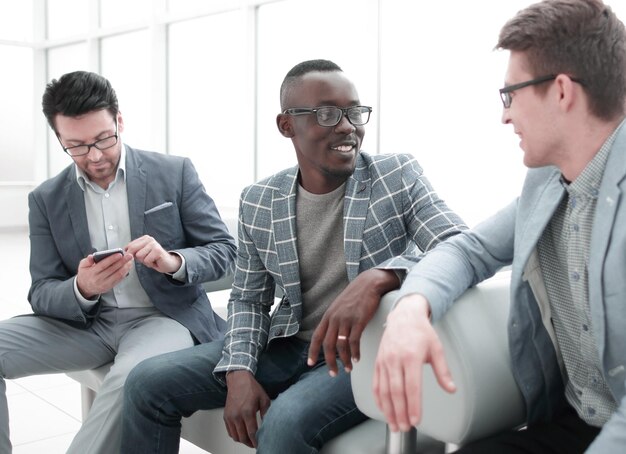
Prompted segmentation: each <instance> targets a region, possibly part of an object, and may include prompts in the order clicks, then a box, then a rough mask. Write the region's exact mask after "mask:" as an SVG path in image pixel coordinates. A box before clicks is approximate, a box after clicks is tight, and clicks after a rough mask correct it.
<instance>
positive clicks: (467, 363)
mask: <svg viewBox="0 0 626 454" xmlns="http://www.w3.org/2000/svg"><path fill="white" fill-rule="evenodd" d="M509 283H510V272H508V271H506V272H501V273H498V274H497V275H496V276H494V277H493V278H491V279H489V280H487V281H485V282H483V283H481V284H479V285H478V286H476V287H474V288H471V289H469V290H467V291H466V292H465V293H464V294H463V295H462V296H461V298H460V299H459V301H457V302H456V304H455V305H454V306H453V307H452V309H451V310H450V311H449V312H448V313H447V314H446V315H445V317H443V318H442V319H441V320H440V321H439V322H438V323H436V324H435V330H436V331H437V333H438V335H439V337H440V339H441V341H442V343H443V346H444V350H445V354H446V360H447V362H448V365H449V366H450V370H451V373H452V377H453V379H454V382H455V384H456V386H457V391H456V393H454V394H448V393H446V392H445V391H444V390H442V389H441V388H440V387H439V385H438V384H437V380H436V379H435V376H434V374H433V372H432V369H431V368H430V367H426V368H425V370H424V380H423V400H422V421H421V423H420V424H419V426H418V427H417V432H418V433H419V434H420V435H426V436H429V437H432V438H434V439H436V440H441V441H444V442H446V443H450V444H454V445H462V444H465V443H467V442H470V441H473V440H476V439H480V438H483V437H485V436H487V435H489V434H493V433H497V432H498V431H501V430H504V429H508V428H514V427H518V426H520V425H523V423H524V419H525V406H524V402H523V399H522V396H521V393H520V391H519V389H518V387H517V385H516V383H515V380H514V378H513V376H512V373H511V370H510V356H509V349H508V337H507V318H508V313H509ZM394 300H395V295H394V292H391V293H390V294H388V295H386V296H385V297H384V298H383V300H382V302H381V305H380V307H379V309H378V311H377V313H376V315H375V316H374V318H373V319H372V320H371V321H370V323H369V324H368V326H367V328H366V329H365V331H364V333H363V337H362V339H361V360H360V361H359V362H358V363H357V364H356V365H355V367H354V370H353V372H352V388H353V391H354V395H355V399H356V403H357V405H358V407H359V408H360V410H361V411H362V412H363V413H365V414H366V415H368V416H369V417H370V418H373V419H376V420H380V421H384V416H383V414H382V412H381V411H380V410H379V409H378V407H377V406H376V404H375V402H374V398H373V394H372V378H373V371H374V362H375V359H376V354H377V352H378V344H379V342H380V338H381V336H382V332H383V323H384V321H385V319H386V317H387V314H388V313H389V311H390V310H391V306H392V304H393V302H394ZM387 451H388V452H390V450H389V448H388V450H387ZM418 452H419V448H418Z"/></svg>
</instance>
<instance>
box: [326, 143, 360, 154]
mask: <svg viewBox="0 0 626 454" xmlns="http://www.w3.org/2000/svg"><path fill="white" fill-rule="evenodd" d="M330 148H331V150H335V151H340V152H342V153H348V152H350V151H352V150H354V148H355V145H354V144H350V145H348V144H344V145H336V146H334V147H330Z"/></svg>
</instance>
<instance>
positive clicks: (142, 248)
mask: <svg viewBox="0 0 626 454" xmlns="http://www.w3.org/2000/svg"><path fill="white" fill-rule="evenodd" d="M126 252H128V253H130V254H132V255H133V257H135V260H137V261H139V262H140V263H143V264H144V265H145V266H147V267H148V268H152V269H153V270H156V271H158V272H159V273H175V272H176V271H178V269H179V268H180V266H181V264H182V259H181V258H180V256H178V255H177V254H171V253H169V252H167V251H166V250H165V249H163V247H161V245H160V244H159V243H158V241H157V240H155V239H154V238H152V237H151V236H150V235H144V236H142V237H139V238H137V239H136V240H133V241H131V242H130V243H128V245H127V246H126Z"/></svg>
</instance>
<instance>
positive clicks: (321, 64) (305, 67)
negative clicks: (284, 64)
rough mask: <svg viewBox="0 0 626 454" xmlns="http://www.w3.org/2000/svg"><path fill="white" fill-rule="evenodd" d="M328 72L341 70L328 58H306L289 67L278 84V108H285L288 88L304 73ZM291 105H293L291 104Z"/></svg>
mask: <svg viewBox="0 0 626 454" xmlns="http://www.w3.org/2000/svg"><path fill="white" fill-rule="evenodd" d="M316 71H318V72H329V71H343V70H342V69H341V68H340V67H339V65H337V64H336V63H333V62H332V61H330V60H321V59H318V60H306V61H303V62H301V63H298V64H297V65H296V66H294V67H293V68H291V69H290V70H289V72H288V73H287V75H286V76H285V78H284V79H283V83H282V84H281V86H280V108H281V110H285V109H286V108H287V106H286V104H285V102H286V99H287V94H288V92H289V91H290V89H291V88H292V87H293V86H294V83H295V82H296V81H297V80H298V79H299V78H300V77H302V76H304V75H305V74H308V73H311V72H316ZM292 107H293V106H292Z"/></svg>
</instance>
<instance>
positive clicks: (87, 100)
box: [41, 71, 119, 132]
mask: <svg viewBox="0 0 626 454" xmlns="http://www.w3.org/2000/svg"><path fill="white" fill-rule="evenodd" d="M41 105H42V108H43V109H42V110H43V113H44V115H45V116H46V119H47V120H48V124H49V125H50V127H51V128H52V129H53V130H54V131H55V132H56V127H55V125H54V118H55V116H56V115H57V114H61V115H64V116H68V117H77V116H79V115H83V114H86V113H89V112H93V111H96V110H102V109H107V110H108V111H109V112H111V115H113V117H116V116H117V113H118V112H119V107H118V103H117V95H116V94H115V90H113V87H112V86H111V83H110V82H109V81H108V80H107V79H105V78H104V77H102V76H101V75H99V74H96V73H92V72H87V71H75V72H71V73H67V74H64V75H62V76H61V77H60V78H59V79H58V80H56V79H53V80H52V82H50V83H49V84H48V85H46V90H45V91H44V94H43V97H42V100H41Z"/></svg>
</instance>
